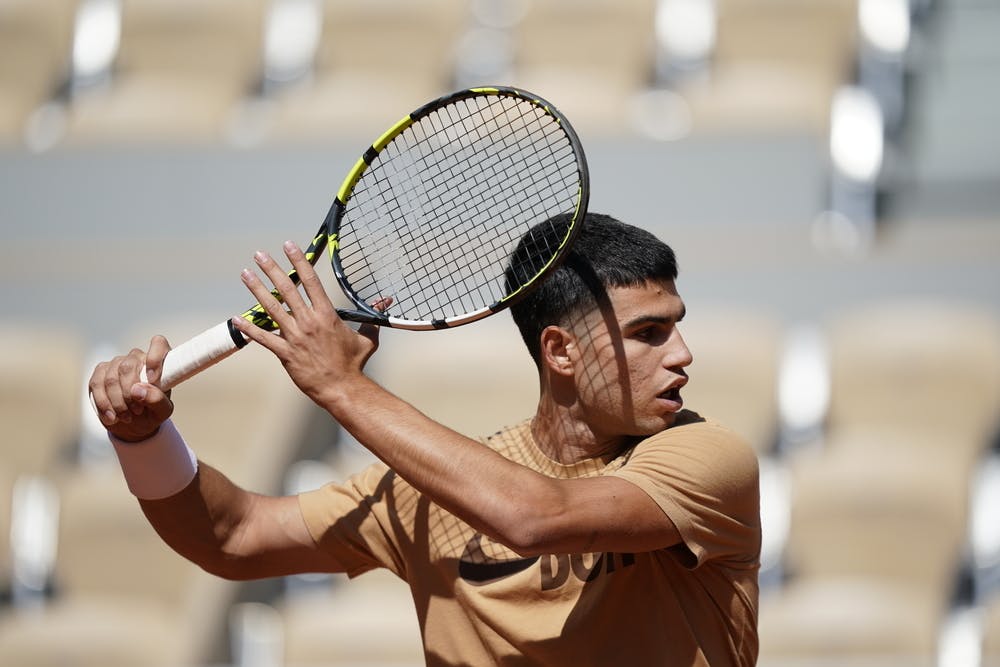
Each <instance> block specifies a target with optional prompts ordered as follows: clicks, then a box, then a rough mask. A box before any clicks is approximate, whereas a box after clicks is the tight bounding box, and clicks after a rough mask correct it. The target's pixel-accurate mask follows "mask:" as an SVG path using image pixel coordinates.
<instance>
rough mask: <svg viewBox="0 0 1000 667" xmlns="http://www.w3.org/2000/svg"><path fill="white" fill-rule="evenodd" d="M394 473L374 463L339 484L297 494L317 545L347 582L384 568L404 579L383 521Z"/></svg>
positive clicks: (389, 532) (391, 489)
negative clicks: (373, 570)
mask: <svg viewBox="0 0 1000 667" xmlns="http://www.w3.org/2000/svg"><path fill="white" fill-rule="evenodd" d="M394 478H395V474H394V473H393V472H392V471H390V470H389V469H388V468H387V467H386V466H385V465H384V464H381V463H375V464H373V465H372V466H370V467H368V468H366V469H365V470H363V471H361V472H359V473H357V474H356V475H353V476H351V477H350V478H349V479H348V480H347V481H346V482H344V483H342V484H341V483H332V484H327V485H325V486H323V487H321V488H319V489H316V490H315V491H307V492H305V493H301V494H299V508H300V509H301V511H302V517H303V519H305V522H306V526H307V527H308V529H309V532H310V534H311V535H312V537H313V539H314V540H315V541H316V544H317V545H318V546H319V547H320V548H321V549H323V550H324V551H326V552H327V553H328V554H329V555H330V556H331V557H332V558H333V560H334V561H335V562H336V563H337V565H338V566H339V568H338V569H342V570H343V571H344V572H346V573H347V575H348V576H350V577H355V576H357V575H359V574H362V573H364V572H367V571H369V570H372V569H375V568H378V567H385V568H388V569H389V570H391V571H393V572H394V573H396V574H397V575H398V576H400V577H403V576H404V572H403V559H402V557H401V555H400V552H399V549H398V548H397V545H396V542H395V540H394V537H393V531H392V528H391V525H390V524H389V522H388V521H387V515H388V510H387V506H388V505H389V504H390V503H391V502H392V497H393V480H394Z"/></svg>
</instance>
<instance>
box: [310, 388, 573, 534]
mask: <svg viewBox="0 0 1000 667" xmlns="http://www.w3.org/2000/svg"><path fill="white" fill-rule="evenodd" d="M317 402H318V403H319V404H320V405H321V406H322V407H324V408H325V409H326V410H327V411H328V412H330V413H331V415H333V417H334V418H335V419H337V421H338V422H339V423H340V424H341V425H342V426H343V427H344V428H345V429H347V430H348V431H349V432H350V433H351V434H352V435H353V436H354V437H355V438H357V440H358V441H359V442H361V443H363V444H364V445H365V446H366V447H367V448H368V449H370V450H371V451H372V453H374V454H375V455H376V456H378V457H379V458H380V459H382V460H383V461H384V462H385V463H386V464H387V465H389V467H391V468H392V469H393V470H395V471H396V472H397V473H398V474H399V475H400V476H401V477H402V478H403V479H405V480H406V481H407V482H409V483H410V484H411V485H412V486H414V487H415V488H417V489H418V490H420V491H421V492H422V493H423V494H425V495H426V496H428V497H429V498H430V499H432V500H433V501H434V502H435V503H436V504H438V505H440V506H442V507H443V508H445V509H447V510H448V511H449V512H451V513H453V514H455V515H456V516H458V517H460V518H461V519H463V520H464V521H465V522H466V523H468V524H469V525H471V526H473V527H474V528H476V529H477V530H479V531H481V532H482V533H484V534H486V535H489V536H490V537H492V538H493V539H496V540H498V541H500V542H502V543H504V544H507V545H508V546H510V547H512V548H515V549H519V548H522V547H526V546H528V544H527V543H528V542H530V540H531V537H530V534H529V533H530V529H531V525H532V524H533V523H534V522H535V521H536V520H537V519H539V518H540V516H539V515H540V514H541V513H544V512H546V510H547V509H548V508H553V509H554V508H557V507H558V502H557V498H556V496H557V495H558V488H557V485H556V484H553V481H554V480H551V479H549V478H547V477H544V476H542V475H540V474H538V473H536V472H534V471H532V470H530V469H529V468H526V467H524V466H521V465H517V464H515V463H513V462H511V461H509V460H507V459H505V458H504V457H502V456H500V455H499V454H497V453H496V452H494V451H493V450H491V449H489V448H488V447H485V446H483V445H482V444H481V443H478V442H476V441H474V440H472V439H469V438H467V437H465V436H463V435H461V434H459V433H457V432H455V431H453V430H451V429H449V428H447V427H445V426H443V425H442V424H439V423H437V422H435V421H434V420H432V419H430V418H428V417H427V416H426V415H424V414H422V413H421V412H420V411H419V410H417V409H416V408H415V407H413V406H412V405H410V404H408V403H406V402H405V401H402V400H400V399H399V398H397V397H395V396H393V395H392V394H391V393H389V392H387V391H386V390H384V389H383V388H381V387H379V386H378V385H377V384H376V383H375V382H373V381H372V380H370V379H369V378H366V377H358V378H355V379H352V380H351V381H350V382H349V383H344V384H340V385H339V386H338V387H336V388H332V389H331V391H330V392H329V393H327V394H324V395H323V396H321V397H319V398H318V399H317Z"/></svg>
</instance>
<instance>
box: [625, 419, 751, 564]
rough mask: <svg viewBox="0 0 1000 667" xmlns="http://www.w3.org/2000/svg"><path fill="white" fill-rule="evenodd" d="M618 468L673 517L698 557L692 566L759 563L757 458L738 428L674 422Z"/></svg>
mask: <svg viewBox="0 0 1000 667" xmlns="http://www.w3.org/2000/svg"><path fill="white" fill-rule="evenodd" d="M612 474H614V475H616V476H618V477H622V478H623V479H626V480H628V481H629V482H631V483H633V484H635V485H636V486H638V487H639V488H640V489H642V490H643V491H644V492H645V493H646V494H648V495H649V496H650V497H651V498H652V499H653V500H654V501H655V502H656V503H657V504H658V505H659V506H660V508H661V509H662V510H663V512H664V514H666V515H667V517H669V518H670V520H671V521H672V522H673V523H674V525H675V526H676V527H677V530H678V532H679V533H680V535H681V540H682V541H683V543H684V546H686V547H687V549H688V551H689V552H690V553H691V555H692V556H693V557H694V562H690V559H688V561H687V562H684V564H685V565H686V566H688V567H692V568H696V567H699V566H701V565H703V564H704V563H705V562H707V561H710V560H725V561H727V562H728V563H729V564H731V565H734V566H736V565H742V566H754V565H756V564H757V563H758V561H759V558H760V488H759V470H758V463H757V457H756V454H755V453H754V451H753V450H752V449H751V448H750V446H749V445H747V444H746V443H745V442H744V441H743V439H742V438H740V437H739V436H737V435H736V434H735V433H733V432H732V431H729V430H727V429H725V428H723V427H721V426H719V425H717V424H713V423H711V422H697V423H693V424H686V425H683V426H676V427H674V428H670V429H667V430H666V431H663V432H661V433H658V434H656V435H654V436H652V437H650V438H648V439H646V440H644V441H643V442H641V443H639V444H638V445H637V446H636V448H635V450H634V451H633V453H632V456H631V457H630V458H629V460H628V462H627V463H626V464H625V465H624V466H622V468H620V469H619V470H617V471H615V472H614V473H612Z"/></svg>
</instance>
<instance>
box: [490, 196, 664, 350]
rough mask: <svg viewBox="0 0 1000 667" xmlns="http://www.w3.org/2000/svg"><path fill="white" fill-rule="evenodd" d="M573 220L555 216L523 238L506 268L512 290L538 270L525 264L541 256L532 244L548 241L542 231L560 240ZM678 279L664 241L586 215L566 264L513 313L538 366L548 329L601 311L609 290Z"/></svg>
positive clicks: (601, 217) (605, 218) (604, 217)
mask: <svg viewBox="0 0 1000 667" xmlns="http://www.w3.org/2000/svg"><path fill="white" fill-rule="evenodd" d="M570 220H571V218H570V216H569V215H568V214H560V215H557V216H554V217H552V218H550V219H549V220H547V221H545V222H543V223H541V224H539V225H536V226H535V227H534V228H532V230H530V231H529V232H527V233H526V234H525V235H524V236H523V237H522V238H521V240H520V242H519V243H518V245H517V248H515V249H514V252H513V253H512V254H511V257H510V263H509V264H508V266H507V271H506V274H505V279H506V281H507V285H508V286H512V285H520V284H522V282H523V281H520V280H518V279H517V278H518V276H519V275H522V274H523V273H524V272H525V271H526V270H527V271H528V272H533V271H534V269H533V268H531V267H527V268H525V266H524V265H525V262H526V261H527V259H528V258H530V257H533V256H536V255H537V253H536V252H535V251H533V246H536V245H538V244H539V243H546V233H538V230H539V229H541V230H553V229H554V230H555V231H554V232H550V234H555V237H556V238H562V237H563V236H564V234H565V230H566V226H567V225H569V222H570ZM676 278H677V260H676V258H675V256H674V251H673V250H672V249H671V248H670V246H668V245H667V244H666V243H664V242H663V241H661V240H659V239H658V238H656V237H655V236H653V235H652V234H650V233H649V232H647V231H646V230H644V229H640V228H638V227H634V226H632V225H629V224H626V223H624V222H621V221H620V220H617V219H615V218H613V217H611V216H609V215H604V214H601V213H588V214H587V215H586V217H585V218H584V220H583V222H582V226H581V228H580V232H579V234H578V236H577V237H576V240H575V241H574V242H573V246H572V249H571V250H570V252H569V253H568V254H567V256H566V259H565V260H564V261H563V263H562V264H561V265H560V266H559V267H557V268H556V269H555V270H554V271H553V272H552V273H551V274H549V275H548V276H546V277H545V279H544V280H543V281H542V283H541V284H540V285H538V286H537V287H536V288H535V289H534V290H533V291H531V292H530V293H529V294H528V295H527V296H525V297H524V298H522V299H521V300H520V301H518V302H517V303H515V304H514V305H513V306H511V308H510V311H511V315H512V316H513V318H514V323H515V324H516V325H517V328H518V330H520V332H521V338H523V339H524V344H525V345H527V346H528V352H529V353H530V354H531V357H532V359H534V360H535V363H536V364H539V363H540V360H541V350H540V349H539V348H540V343H539V338H540V336H541V333H542V331H543V330H544V329H545V327H547V326H551V325H556V326H567V325H568V324H569V323H570V321H571V318H573V317H577V316H579V315H580V314H582V313H585V312H589V311H591V310H593V309H595V308H597V307H598V305H599V304H600V303H601V302H602V301H605V300H606V299H607V290H608V288H611V287H636V286H639V285H642V284H644V283H646V282H650V281H653V282H661V281H669V280H675V279H676Z"/></svg>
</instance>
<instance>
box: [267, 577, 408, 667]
mask: <svg viewBox="0 0 1000 667" xmlns="http://www.w3.org/2000/svg"><path fill="white" fill-rule="evenodd" d="M276 607H277V610H278V612H279V615H280V618H281V620H282V628H283V634H284V644H285V665H286V666H287V667H318V666H319V665H323V666H324V667H334V666H338V667H339V666H343V667H349V666H354V665H357V666H359V667H360V666H362V665H396V666H398V667H408V666H412V667H417V666H418V665H423V664H424V655H423V647H422V643H421V638H420V625H419V623H418V621H417V615H416V611H415V610H414V607H413V600H412V598H411V597H410V591H409V588H408V587H407V586H406V584H405V583H403V582H402V581H400V580H399V579H397V578H396V576H395V575H394V574H392V573H390V572H389V571H387V570H375V571H372V572H367V573H365V574H363V575H361V576H360V577H357V578H355V579H353V580H351V581H345V580H343V579H338V580H337V584H336V585H335V586H332V587H316V588H313V589H309V590H305V591H301V592H298V593H295V594H290V595H288V596H286V597H285V598H283V599H282V600H279V602H278V604H277V605H276Z"/></svg>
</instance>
